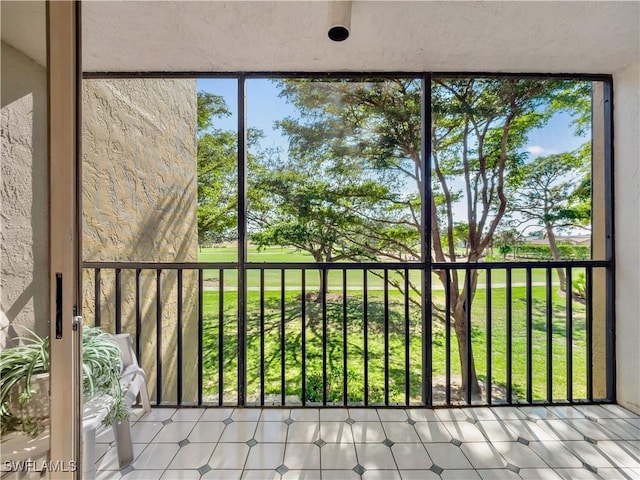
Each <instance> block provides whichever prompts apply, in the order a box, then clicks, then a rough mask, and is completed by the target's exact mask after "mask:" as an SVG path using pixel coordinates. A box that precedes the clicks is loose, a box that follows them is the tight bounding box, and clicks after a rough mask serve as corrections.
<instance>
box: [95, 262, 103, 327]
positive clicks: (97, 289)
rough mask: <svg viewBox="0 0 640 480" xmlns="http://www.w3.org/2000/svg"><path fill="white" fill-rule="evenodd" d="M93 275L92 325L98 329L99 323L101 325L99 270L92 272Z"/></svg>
mask: <svg viewBox="0 0 640 480" xmlns="http://www.w3.org/2000/svg"><path fill="white" fill-rule="evenodd" d="M94 272H95V274H94V276H95V278H94V280H95V282H94V284H93V287H94V289H93V295H94V298H93V302H94V319H93V325H94V326H95V327H99V326H100V323H101V312H100V294H101V292H100V290H102V285H101V280H100V269H99V268H96V269H95V270H94Z"/></svg>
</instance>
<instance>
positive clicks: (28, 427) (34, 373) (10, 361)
mask: <svg viewBox="0 0 640 480" xmlns="http://www.w3.org/2000/svg"><path fill="white" fill-rule="evenodd" d="M22 328H24V327H22ZM25 330H27V331H28V332H29V336H25V337H17V338H16V339H15V340H16V341H19V342H20V344H19V345H17V346H15V347H9V348H5V349H4V350H3V351H2V352H0V401H1V406H0V414H1V420H2V422H1V425H2V427H1V433H3V434H4V433H5V432H9V431H16V430H18V431H23V432H25V433H27V434H29V435H32V436H36V435H37V434H39V433H40V432H41V431H42V430H43V429H44V427H45V426H46V425H47V424H48V417H49V392H48V387H49V378H48V375H49V338H48V337H44V338H42V337H40V336H38V335H37V334H36V333H35V332H33V331H31V330H29V329H27V328H25ZM82 363H83V365H82V371H83V375H82V379H83V382H82V383H83V385H82V386H83V397H84V399H85V401H86V400H89V399H91V398H93V397H95V396H98V395H107V396H108V397H110V398H111V402H112V403H111V407H110V410H109V414H108V415H107V417H106V418H105V419H104V421H103V423H104V424H105V425H109V424H110V423H111V421H112V420H114V419H119V420H123V419H125V418H127V417H128V415H129V410H128V408H127V406H126V404H125V402H124V398H123V395H122V390H121V388H120V372H121V370H122V358H121V352H120V348H119V347H118V345H117V344H116V343H115V342H114V341H113V340H112V339H111V336H110V335H109V334H107V333H105V332H103V331H102V330H101V329H100V328H98V327H88V326H85V327H83V328H82Z"/></svg>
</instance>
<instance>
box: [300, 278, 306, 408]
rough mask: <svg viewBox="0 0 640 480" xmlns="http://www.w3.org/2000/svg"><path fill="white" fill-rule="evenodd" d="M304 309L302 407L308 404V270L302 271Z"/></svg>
mask: <svg viewBox="0 0 640 480" xmlns="http://www.w3.org/2000/svg"><path fill="white" fill-rule="evenodd" d="M301 285H302V307H301V312H300V313H301V315H300V318H301V321H302V325H301V328H302V337H301V341H302V350H301V356H302V359H301V360H302V406H303V407H304V406H305V405H306V404H307V273H306V270H304V269H303V270H302V283H301Z"/></svg>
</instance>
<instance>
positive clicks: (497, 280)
mask: <svg viewBox="0 0 640 480" xmlns="http://www.w3.org/2000/svg"><path fill="white" fill-rule="evenodd" d="M247 254H248V259H249V261H250V262H274V263H275V262H281V263H292V264H293V265H291V267H292V268H291V269H287V271H286V274H285V286H286V287H287V288H291V287H299V286H300V285H301V283H302V271H301V270H296V269H295V263H300V262H313V258H312V257H311V255H309V254H307V253H305V252H300V251H297V250H295V249H293V248H286V247H267V248H265V249H264V250H261V251H258V249H257V247H255V246H249V248H248V252H247ZM237 258H238V257H237V249H236V248H235V247H214V248H203V249H202V250H201V251H200V253H199V254H198V261H199V262H236V261H237ZM378 272H379V273H380V274H382V271H378ZM218 276H219V274H218V270H205V271H204V278H205V280H211V281H214V282H215V281H216V280H217V278H218ZM362 276H363V273H362V271H357V270H356V271H352V272H348V277H347V285H349V286H350V287H355V288H358V289H361V288H362V283H363V280H362ZM420 277H421V273H420V271H418V270H414V271H411V272H410V274H409V278H410V279H411V281H412V282H414V283H416V284H419V282H420ZM389 278H390V279H391V280H394V279H398V278H399V276H398V274H397V273H395V272H390V273H389ZM478 281H479V283H480V284H481V285H482V284H484V283H485V274H484V272H481V273H480V276H479V280H478ZM512 281H513V282H514V283H515V284H523V283H524V282H525V271H524V270H519V269H514V270H513V274H512ZM532 281H533V282H534V283H543V282H544V281H545V274H544V270H539V269H538V270H534V271H533V273H532ZM554 281H556V277H555V276H554ZM328 282H329V286H330V287H331V286H332V287H342V272H340V271H333V272H329V274H328ZM491 282H492V285H493V284H495V285H496V286H501V285H503V284H504V283H505V282H506V273H505V272H504V271H494V272H493V273H492V277H491ZM432 283H433V289H434V290H438V289H443V287H442V284H441V283H440V280H439V279H438V277H437V276H436V275H435V274H434V275H433V278H432ZM280 284H281V274H280V270H265V285H266V286H267V289H274V290H279V289H280ZM247 285H248V287H249V289H256V290H257V289H258V288H259V287H260V273H259V271H258V270H249V271H248V273H247ZM306 285H307V286H308V287H310V288H318V286H319V285H320V277H319V273H318V271H307V272H306ZM224 286H225V287H227V288H231V289H233V288H237V286H238V272H237V270H234V269H230V270H225V272H224ZM370 288H382V283H381V282H378V283H375V282H374V283H373V284H372V285H370Z"/></svg>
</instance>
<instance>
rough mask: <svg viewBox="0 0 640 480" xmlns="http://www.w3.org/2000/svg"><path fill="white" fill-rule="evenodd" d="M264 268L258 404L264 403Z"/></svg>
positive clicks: (262, 274)
mask: <svg viewBox="0 0 640 480" xmlns="http://www.w3.org/2000/svg"><path fill="white" fill-rule="evenodd" d="M264 289H265V284H264V268H261V269H260V405H261V406H263V405H264V371H265V368H264V362H265V357H264Z"/></svg>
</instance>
